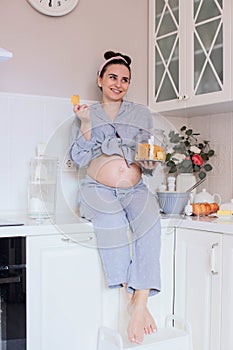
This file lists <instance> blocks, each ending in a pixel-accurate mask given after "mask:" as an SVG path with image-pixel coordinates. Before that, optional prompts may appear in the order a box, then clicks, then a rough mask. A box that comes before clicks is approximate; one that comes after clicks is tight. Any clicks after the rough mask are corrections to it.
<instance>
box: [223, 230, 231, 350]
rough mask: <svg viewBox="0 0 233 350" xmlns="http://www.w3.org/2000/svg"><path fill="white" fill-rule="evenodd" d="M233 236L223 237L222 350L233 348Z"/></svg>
mask: <svg viewBox="0 0 233 350" xmlns="http://www.w3.org/2000/svg"><path fill="white" fill-rule="evenodd" d="M232 270H233V236H227V235H224V237H223V275H222V280H223V281H222V283H223V284H222V286H223V288H222V327H221V350H232V348H233V332H232V325H233V274H232Z"/></svg>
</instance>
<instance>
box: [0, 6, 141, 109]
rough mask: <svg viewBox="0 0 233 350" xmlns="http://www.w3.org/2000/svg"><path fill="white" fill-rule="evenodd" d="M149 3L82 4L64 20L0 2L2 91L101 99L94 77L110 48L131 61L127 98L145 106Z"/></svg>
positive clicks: (0, 84) (0, 85)
mask: <svg viewBox="0 0 233 350" xmlns="http://www.w3.org/2000/svg"><path fill="white" fill-rule="evenodd" d="M147 11H148V0H143V1H142V0H127V1H126V0H118V1H113V0H97V1H96V0H80V1H79V4H78V6H77V7H76V8H75V10H74V11H72V12H71V13H69V14H68V15H66V16H63V17H58V18H57V17H56V18H55V17H50V16H45V15H42V14H40V13H39V12H37V11H36V10H34V9H33V8H32V7H31V5H30V4H29V3H28V2H27V0H1V1H0V33H1V36H0V47H3V48H5V49H8V50H9V51H12V52H13V55H14V57H13V59H11V60H10V61H8V62H5V63H4V64H1V65H0V91H2V92H11V93H24V94H33V95H42V96H57V97H65V98H68V97H70V96H71V95H72V94H74V93H78V94H79V95H80V96H81V97H82V98H83V99H89V100H98V99H99V98H100V95H99V90H98V89H97V88H96V73H97V71H98V68H99V65H100V64H101V63H102V62H103V53H104V52H105V51H106V50H114V51H115V50H116V51H121V52H123V53H126V54H128V55H130V56H131V57H132V83H131V89H130V92H129V95H128V97H129V99H133V100H135V101H137V102H140V103H146V102H147V29H148V28H147V25H148V20H147V17H148V14H147Z"/></svg>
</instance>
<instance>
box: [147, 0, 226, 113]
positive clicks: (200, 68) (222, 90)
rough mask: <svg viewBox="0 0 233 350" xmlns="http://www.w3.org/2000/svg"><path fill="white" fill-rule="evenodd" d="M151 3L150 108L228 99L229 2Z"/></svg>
mask: <svg viewBox="0 0 233 350" xmlns="http://www.w3.org/2000/svg"><path fill="white" fill-rule="evenodd" d="M149 4H150V8H149V14H150V17H149V105H150V107H151V108H152V109H154V110H156V111H160V112H163V111H164V112H166V111H172V110H174V111H177V110H181V109H184V108H186V107H196V106H202V105H207V104H211V103H217V102H226V101H229V100H230V99H231V60H230V57H231V36H230V29H231V28H230V23H231V21H230V19H231V0H222V1H217V0H214V1H202V0H186V1H181V0H173V1H168V0H150V2H149ZM207 97H208V98H207ZM186 113H187V112H186Z"/></svg>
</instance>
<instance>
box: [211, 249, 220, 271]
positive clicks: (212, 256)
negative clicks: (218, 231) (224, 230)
mask: <svg viewBox="0 0 233 350" xmlns="http://www.w3.org/2000/svg"><path fill="white" fill-rule="evenodd" d="M216 247H218V243H214V244H213V245H212V247H211V273H212V274H213V275H217V274H218V271H217V270H216V268H215V263H216Z"/></svg>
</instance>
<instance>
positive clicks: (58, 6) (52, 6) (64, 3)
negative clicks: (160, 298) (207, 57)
mask: <svg viewBox="0 0 233 350" xmlns="http://www.w3.org/2000/svg"><path fill="white" fill-rule="evenodd" d="M27 1H28V2H29V4H30V5H31V6H32V7H34V8H35V9H36V10H37V11H39V12H41V13H43V14H45V15H48V16H64V15H66V14H67V13H69V12H71V11H72V10H73V9H74V8H75V7H76V6H77V5H78V2H79V0H27Z"/></svg>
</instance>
